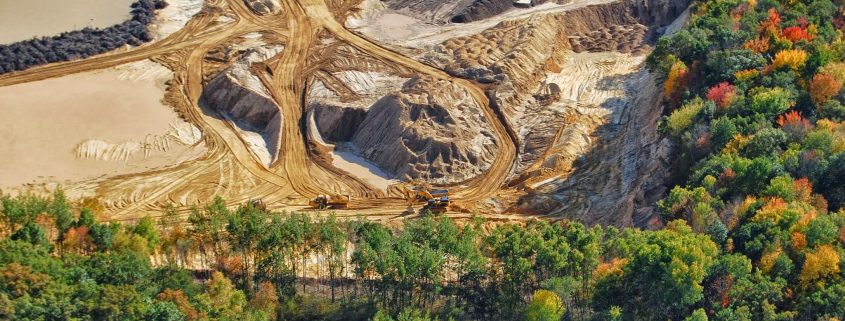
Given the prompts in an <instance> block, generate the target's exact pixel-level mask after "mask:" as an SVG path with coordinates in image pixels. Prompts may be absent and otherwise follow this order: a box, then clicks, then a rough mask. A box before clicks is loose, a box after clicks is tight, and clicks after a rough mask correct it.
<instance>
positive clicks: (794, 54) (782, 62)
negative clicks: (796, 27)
mask: <svg viewBox="0 0 845 321" xmlns="http://www.w3.org/2000/svg"><path fill="white" fill-rule="evenodd" d="M806 61H807V52H806V51H804V50H800V49H790V50H781V51H778V53H777V54H775V58H774V59H773V60H772V67H773V68H775V69H778V68H784V67H789V68H792V69H793V70H798V69H799V68H801V67H803V66H804V63H805V62H806Z"/></svg>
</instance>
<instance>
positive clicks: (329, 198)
mask: <svg viewBox="0 0 845 321" xmlns="http://www.w3.org/2000/svg"><path fill="white" fill-rule="evenodd" d="M351 200H352V198H351V197H350V196H349V195H337V194H335V195H317V197H316V198H314V199H312V200H311V201H309V202H308V205H309V206H311V207H312V208H316V209H320V210H325V209H343V208H346V206H348V205H349V201H351Z"/></svg>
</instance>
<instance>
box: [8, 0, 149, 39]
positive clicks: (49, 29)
mask: <svg viewBox="0 0 845 321" xmlns="http://www.w3.org/2000/svg"><path fill="white" fill-rule="evenodd" d="M132 2H133V0H73V1H66V0H25V1H21V0H0V8H3V9H2V10H0V30H3V32H0V43H3V44H6V43H13V42H18V41H21V40H27V39H30V38H32V37H41V36H54V35H58V34H60V33H62V32H65V31H75V30H80V29H82V28H85V27H92V28H106V27H111V26H113V25H116V24H119V23H121V22H123V21H126V20H127V19H129V18H130V17H131V15H130V11H131V8H130V7H129V6H130V5H131V4H132Z"/></svg>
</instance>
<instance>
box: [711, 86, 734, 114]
mask: <svg viewBox="0 0 845 321" xmlns="http://www.w3.org/2000/svg"><path fill="white" fill-rule="evenodd" d="M734 97H736V89H735V88H734V86H733V85H731V84H729V83H728V82H722V83H719V84H718V85H715V86H713V87H710V89H709V90H708V91H707V100H710V101H712V102H715V103H716V106H718V107H719V109H721V110H724V109H726V108H728V106H729V105H730V104H731V102H732V101H733V99H734Z"/></svg>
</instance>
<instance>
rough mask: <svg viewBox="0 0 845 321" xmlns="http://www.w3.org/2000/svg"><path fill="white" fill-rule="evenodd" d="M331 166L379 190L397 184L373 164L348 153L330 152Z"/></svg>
mask: <svg viewBox="0 0 845 321" xmlns="http://www.w3.org/2000/svg"><path fill="white" fill-rule="evenodd" d="M332 165H334V166H335V167H337V168H339V169H342V170H344V171H346V172H348V173H349V174H352V175H353V176H355V177H357V178H360V179H363V180H364V181H366V182H367V183H369V184H370V185H372V186H373V187H375V188H378V189H381V190H387V187H388V186H390V185H392V184H396V183H399V181H398V180H395V179H390V178H389V177H390V175H388V174H387V173H385V172H384V171H382V170H381V169H380V168H378V166H376V165H375V164H373V163H371V162H370V161H368V160H366V159H364V158H363V157H361V156H358V155H355V154H353V153H352V152H349V151H345V150H334V151H332Z"/></svg>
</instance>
